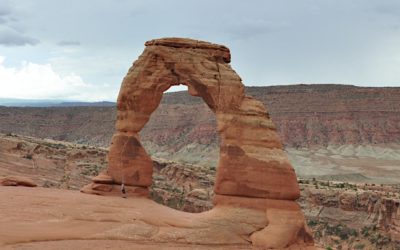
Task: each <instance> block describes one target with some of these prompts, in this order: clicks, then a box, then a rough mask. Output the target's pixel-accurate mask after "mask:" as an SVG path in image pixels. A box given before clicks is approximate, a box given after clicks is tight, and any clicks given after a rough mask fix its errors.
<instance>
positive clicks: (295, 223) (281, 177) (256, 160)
mask: <svg viewBox="0 0 400 250" xmlns="http://www.w3.org/2000/svg"><path fill="white" fill-rule="evenodd" d="M145 45H146V48H145V50H144V52H143V53H142V55H141V56H140V57H139V58H138V60H136V61H135V62H134V64H133V65H132V67H131V68H130V69H129V71H128V73H127V75H126V76H125V78H124V80H123V82H122V86H121V89H120V93H119V97H118V104H117V108H118V114H117V121H116V132H115V133H114V136H113V139H112V143H111V146H110V152H109V155H108V160H109V166H108V169H107V171H106V172H105V173H102V174H101V175H99V176H98V177H96V178H94V179H93V183H91V184H89V185H88V186H86V187H84V188H83V189H82V191H83V192H87V193H95V194H101V195H116V194H117V195H119V193H120V192H119V191H118V189H119V186H120V185H121V184H124V186H125V187H126V191H125V195H126V196H128V197H134V196H146V195H147V192H146V191H147V189H148V187H149V186H150V185H151V183H152V171H153V170H152V168H153V163H152V160H151V158H150V157H149V155H148V154H147V153H146V151H145V150H144V148H143V146H142V144H141V142H140V137H139V134H138V133H139V131H140V130H141V129H142V128H143V127H144V126H145V124H146V123H147V122H148V121H149V118H150V116H151V114H152V113H153V112H154V111H155V110H156V108H157V107H158V106H159V104H160V101H161V98H162V95H163V93H164V91H166V90H168V89H169V88H170V87H171V86H173V85H179V84H183V85H186V86H187V87H188V92H189V94H190V95H192V96H199V97H201V98H202V99H203V100H204V102H205V103H206V104H207V105H208V107H209V108H210V109H211V110H212V112H213V113H214V114H215V117H216V120H217V132H218V134H219V136H220V155H219V161H218V168H217V176H216V181H215V187H214V193H215V194H216V195H215V198H214V205H215V208H214V209H218V211H220V209H223V208H224V207H243V208H246V209H253V210H264V211H265V213H262V214H263V216H262V217H263V218H260V221H264V223H263V226H262V227H261V228H258V229H257V230H255V231H252V232H248V234H247V235H248V237H249V241H251V242H252V243H253V244H254V245H256V246H261V247H270V248H282V247H287V246H290V245H293V244H307V243H310V242H312V239H311V237H310V236H309V234H308V232H307V230H306V228H305V225H304V218H303V215H302V213H301V211H300V208H299V206H298V205H297V203H296V202H295V200H296V199H297V198H298V197H299V193H300V192H299V187H298V184H297V180H296V174H295V172H294V170H293V168H292V166H291V164H290V163H289V160H288V158H287V156H286V154H285V153H284V151H283V147H282V143H281V140H280V138H279V136H278V134H277V132H276V127H275V125H274V124H273V123H272V121H271V120H270V118H269V114H268V112H267V110H266V108H265V107H264V105H263V104H262V103H261V102H260V101H257V100H256V99H254V98H252V97H249V96H246V95H245V94H244V85H243V84H242V82H241V78H240V77H239V76H238V75H237V74H236V72H235V71H234V70H233V69H232V68H231V66H230V65H229V63H230V60H231V56H230V51H229V49H228V48H226V47H225V46H222V45H216V44H211V43H208V42H203V41H197V40H192V39H181V38H163V39H156V40H151V41H148V42H146V44H145ZM166 122H167V121H166ZM212 214H218V213H212ZM232 219H233V220H234V218H232Z"/></svg>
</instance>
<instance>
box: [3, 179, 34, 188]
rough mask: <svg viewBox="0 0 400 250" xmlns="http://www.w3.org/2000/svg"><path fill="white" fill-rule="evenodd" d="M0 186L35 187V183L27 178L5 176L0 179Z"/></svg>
mask: <svg viewBox="0 0 400 250" xmlns="http://www.w3.org/2000/svg"><path fill="white" fill-rule="evenodd" d="M0 186H25V187H36V186H37V185H36V183H35V182H34V181H33V180H31V179H30V178H28V177H21V176H6V177H0Z"/></svg>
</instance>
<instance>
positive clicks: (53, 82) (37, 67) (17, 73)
mask: <svg viewBox="0 0 400 250" xmlns="http://www.w3.org/2000/svg"><path fill="white" fill-rule="evenodd" d="M4 60H5V58H4V57H2V56H0V98H24V99H63V100H83V101H100V100H114V99H115V96H116V93H115V91H112V90H111V91H110V90H109V89H108V88H109V86H107V85H101V86H95V85H93V84H89V83H86V82H84V81H83V79H82V78H81V77H80V76H79V75H76V74H75V73H73V72H71V73H68V74H66V75H60V74H58V73H57V72H55V71H54V69H53V67H52V65H51V64H36V63H32V62H22V63H21V65H20V67H18V68H17V67H6V66H5V65H4Z"/></svg>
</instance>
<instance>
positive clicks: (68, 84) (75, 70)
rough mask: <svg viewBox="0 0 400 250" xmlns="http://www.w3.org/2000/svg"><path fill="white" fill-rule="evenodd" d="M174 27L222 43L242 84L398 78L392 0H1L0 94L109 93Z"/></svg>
mask: <svg viewBox="0 0 400 250" xmlns="http://www.w3.org/2000/svg"><path fill="white" fill-rule="evenodd" d="M172 36H177V37H190V38H195V39H200V40H206V41H211V42H214V43H220V44H224V45H226V46H228V47H229V48H230V49H231V53H232V66H233V68H234V69H235V70H236V72H238V73H239V75H240V76H241V77H242V79H243V83H244V84H245V85H248V86H254V85H258V86H267V85H278V84H295V83H341V84H354V85H359V86H400V1H399V0H292V1H290V0H279V1H277V0H271V1H269V0H260V1H256V0H253V1H250V0H249V1H239V0H236V1H235V0H226V1H222V0H220V1H218V0H209V1H208V0H201V1H198V0H193V1H191V0H169V1H166V0H143V1H141V0H118V1H115V0H68V1H66V0H65V1H61V0H14V1H13V0H0V98H1V97H3V98H4V97H7V98H30V99H38V98H39V99H40V98H46V99H53V98H61V99H66V100H88V101H89V100H90V101H95V100H111V101H113V100H115V99H116V96H117V93H118V90H119V86H120V84H121V80H122V78H123V76H124V75H125V74H126V72H127V70H128V68H129V67H130V65H131V64H132V62H133V61H134V60H135V59H136V58H137V57H138V56H139V55H140V53H141V52H142V51H143V49H144V45H143V44H144V42H145V41H147V40H150V39H154V38H160V37H172Z"/></svg>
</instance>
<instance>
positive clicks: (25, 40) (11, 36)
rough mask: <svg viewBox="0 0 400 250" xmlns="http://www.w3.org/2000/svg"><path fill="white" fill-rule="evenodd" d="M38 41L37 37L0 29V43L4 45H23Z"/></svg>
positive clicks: (34, 43) (33, 43)
mask: <svg viewBox="0 0 400 250" xmlns="http://www.w3.org/2000/svg"><path fill="white" fill-rule="evenodd" d="M39 42H40V41H39V40H38V39H35V38H32V37H29V36H26V35H24V34H22V33H18V32H16V31H14V30H0V45H4V46H25V45H36V44H38V43H39Z"/></svg>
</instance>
